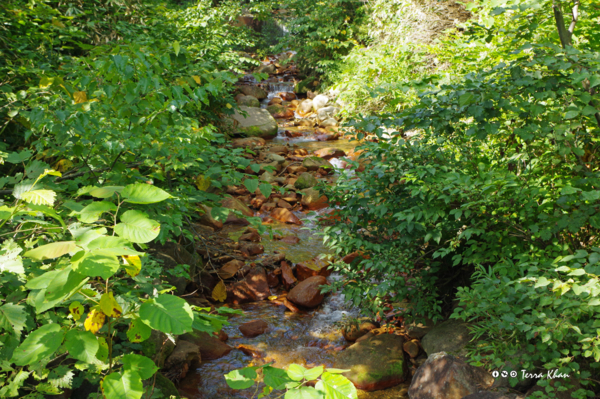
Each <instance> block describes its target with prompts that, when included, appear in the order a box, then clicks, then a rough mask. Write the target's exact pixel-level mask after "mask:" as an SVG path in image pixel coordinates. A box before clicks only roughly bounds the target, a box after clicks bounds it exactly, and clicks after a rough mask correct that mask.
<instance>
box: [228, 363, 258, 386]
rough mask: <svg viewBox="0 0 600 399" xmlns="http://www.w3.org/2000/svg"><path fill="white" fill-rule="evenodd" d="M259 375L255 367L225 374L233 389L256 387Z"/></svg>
mask: <svg viewBox="0 0 600 399" xmlns="http://www.w3.org/2000/svg"><path fill="white" fill-rule="evenodd" d="M256 377H257V374H256V370H255V368H254V367H245V368H243V369H239V370H233V371H231V372H229V373H227V374H225V381H227V385H229V387H230V388H233V389H247V388H250V387H251V386H252V385H254V380H255V379H256Z"/></svg>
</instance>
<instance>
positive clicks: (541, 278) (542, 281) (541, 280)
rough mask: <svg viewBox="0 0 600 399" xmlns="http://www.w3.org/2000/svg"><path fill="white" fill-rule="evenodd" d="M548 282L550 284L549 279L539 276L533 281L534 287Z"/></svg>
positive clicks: (543, 285)
mask: <svg viewBox="0 0 600 399" xmlns="http://www.w3.org/2000/svg"><path fill="white" fill-rule="evenodd" d="M548 284H550V281H548V279H547V278H546V277H543V276H542V277H540V278H538V281H537V282H536V283H535V286H534V288H539V287H545V286H547V285H548Z"/></svg>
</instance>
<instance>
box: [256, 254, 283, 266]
mask: <svg viewBox="0 0 600 399" xmlns="http://www.w3.org/2000/svg"><path fill="white" fill-rule="evenodd" d="M284 259H285V254H280V253H277V252H275V253H274V254H273V255H270V256H267V257H265V258H263V259H262V260H261V261H260V263H261V264H262V265H263V266H274V265H275V264H276V263H279V262H281V261H282V260H284Z"/></svg>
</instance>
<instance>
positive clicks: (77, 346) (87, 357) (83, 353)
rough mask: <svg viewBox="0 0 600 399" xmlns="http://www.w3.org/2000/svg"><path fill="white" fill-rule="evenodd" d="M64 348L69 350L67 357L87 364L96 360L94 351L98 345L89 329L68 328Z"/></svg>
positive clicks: (96, 350)
mask: <svg viewBox="0 0 600 399" xmlns="http://www.w3.org/2000/svg"><path fill="white" fill-rule="evenodd" d="M65 348H66V349H67V351H69V357H72V358H73V359H77V360H81V361H82V362H84V363H89V364H94V363H97V362H98V358H97V357H96V352H98V349H99V348H100V345H99V344H98V339H97V338H96V336H95V335H94V334H92V333H91V332H89V331H81V330H70V331H69V332H67V335H66V336H65Z"/></svg>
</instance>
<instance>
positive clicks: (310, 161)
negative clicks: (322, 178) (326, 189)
mask: <svg viewBox="0 0 600 399" xmlns="http://www.w3.org/2000/svg"><path fill="white" fill-rule="evenodd" d="M302 166H304V167H305V168H306V169H307V170H308V171H316V170H319V169H320V168H323V169H327V170H331V172H333V165H332V164H331V162H329V161H328V160H326V159H323V158H319V157H307V158H304V160H303V161H302Z"/></svg>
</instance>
